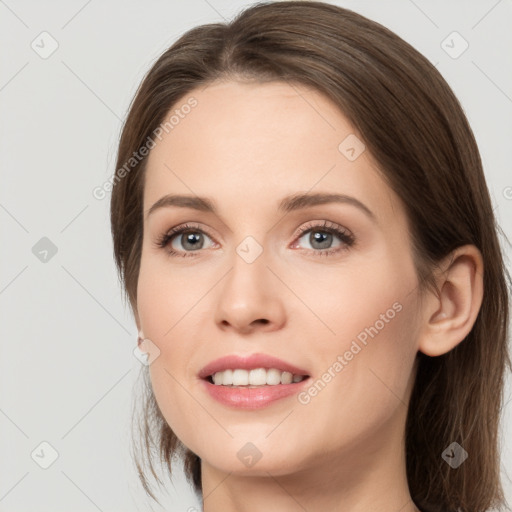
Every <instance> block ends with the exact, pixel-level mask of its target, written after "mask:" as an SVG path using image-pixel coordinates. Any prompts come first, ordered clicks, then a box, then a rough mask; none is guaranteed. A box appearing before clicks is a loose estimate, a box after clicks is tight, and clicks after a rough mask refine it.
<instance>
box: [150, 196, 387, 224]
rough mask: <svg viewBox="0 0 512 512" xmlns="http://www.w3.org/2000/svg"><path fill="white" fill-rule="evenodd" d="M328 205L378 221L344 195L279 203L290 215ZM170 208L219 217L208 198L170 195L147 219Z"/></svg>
mask: <svg viewBox="0 0 512 512" xmlns="http://www.w3.org/2000/svg"><path fill="white" fill-rule="evenodd" d="M328 203H342V204H349V205H352V206H355V207H356V208H359V210H361V211H362V212H363V213H365V214H366V215H367V216H368V217H369V218H370V219H371V220H373V221H374V222H376V220H377V219H376V216H375V214H374V213H373V212H372V211H371V210H370V209H369V208H368V207H367V206H366V205H365V204H363V203H362V202H361V201H359V200H358V199H356V198H355V197H352V196H347V195H344V194H328V193H314V194H310V193H307V194H294V195H291V196H287V197H284V198H283V199H282V200H281V201H280V202H279V205H278V211H280V212H285V213H288V212H292V211H296V210H302V209H304V208H310V207H313V206H318V205H322V204H328ZM169 206H177V207H181V208H192V209H194V210H199V211H202V212H207V213H213V214H214V215H217V216H218V215H219V214H218V210H217V208H216V206H215V204H214V202H213V201H212V200H211V199H209V198H207V197H199V196H191V195H177V194H168V195H165V196H163V197H161V198H160V199H159V200H158V201H157V202H156V203H154V204H153V206H151V208H150V209H149V210H148V213H147V214H146V218H148V217H149V216H150V215H151V214H152V213H153V212H154V211H155V210H158V209H159V208H165V207H169Z"/></svg>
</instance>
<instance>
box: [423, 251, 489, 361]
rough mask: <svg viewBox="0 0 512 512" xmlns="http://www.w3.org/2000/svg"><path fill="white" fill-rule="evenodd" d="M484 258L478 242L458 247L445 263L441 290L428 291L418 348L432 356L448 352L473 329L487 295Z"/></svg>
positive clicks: (440, 277)
mask: <svg viewBox="0 0 512 512" xmlns="http://www.w3.org/2000/svg"><path fill="white" fill-rule="evenodd" d="M483 272H484V266H483V258H482V254H481V253H480V251H479V250H478V248H477V247H475V246H474V245H464V246H461V247H458V248H457V249H455V250H454V251H453V252H452V253H450V254H449V255H448V256H447V257H446V258H445V259H444V260H443V262H442V263H441V266H440V272H439V274H438V275H437V277H436V283H437V287H438V290H439V293H437V294H434V293H433V292H431V291H427V292H426V294H427V296H426V297H425V298H424V301H423V306H422V307H423V315H422V317H423V319H424V321H423V324H422V325H421V326H420V335H419V339H418V350H420V351H421V352H423V353H424V354H426V355H428V356H439V355H441V354H446V353H447V352H449V351H450V350H452V349H453V348H454V347H456V346H457V345H458V344H459V343H460V342H461V341H462V340H464V338H465V337H466V336H467V335H468V334H469V332H470V331H471V329H472V327H473V325H474V323H475V320H476V317H477V315H478V312H479V311H480V306H481V305H482V298H483Z"/></svg>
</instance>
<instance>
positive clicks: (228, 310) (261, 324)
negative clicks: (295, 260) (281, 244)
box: [215, 252, 286, 334]
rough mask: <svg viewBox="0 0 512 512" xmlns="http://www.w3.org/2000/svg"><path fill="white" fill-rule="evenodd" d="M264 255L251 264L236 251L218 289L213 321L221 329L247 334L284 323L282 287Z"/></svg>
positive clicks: (281, 325)
mask: <svg viewBox="0 0 512 512" xmlns="http://www.w3.org/2000/svg"><path fill="white" fill-rule="evenodd" d="M264 254H265V252H264V253H263V254H261V255H260V256H259V257H258V258H257V259H256V260H255V261H253V262H251V263H248V262H247V261H245V260H244V259H243V258H242V257H240V256H238V254H235V256H234V258H233V266H232V268H231V270H230V271H229V272H228V273H227V275H226V276H225V278H224V279H223V281H222V285H221V286H219V287H218V290H217V297H216V299H217V300H216V302H215V303H216V306H215V323H216V325H218V326H219V328H220V329H222V330H224V331H229V330H232V331H234V332H237V333H238V334H250V333H251V332H253V331H257V330H259V331H263V332H271V331H274V330H278V329H280V328H282V327H283V325H284V324H285V321H286V315H285V307H284V302H283V301H284V299H285V289H284V287H283V285H282V284H281V283H280V281H279V279H277V278H276V276H275V273H274V272H272V271H271V270H270V269H269V268H268V267H267V263H268V261H267V258H266V257H265V256H264Z"/></svg>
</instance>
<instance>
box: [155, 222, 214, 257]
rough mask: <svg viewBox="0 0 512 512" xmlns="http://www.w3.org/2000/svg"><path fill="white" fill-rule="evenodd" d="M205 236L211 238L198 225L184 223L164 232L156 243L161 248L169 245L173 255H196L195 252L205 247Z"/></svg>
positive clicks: (168, 249) (168, 247)
mask: <svg viewBox="0 0 512 512" xmlns="http://www.w3.org/2000/svg"><path fill="white" fill-rule="evenodd" d="M205 237H206V238H208V239H210V240H211V238H210V236H209V235H208V234H207V233H205V231H204V230H203V229H201V228H199V227H198V226H193V225H190V224H184V225H182V226H177V227H175V228H172V229H171V230H170V231H168V232H166V233H164V234H163V235H162V236H161V237H160V238H159V239H158V240H157V242H156V245H157V246H158V247H160V248H166V247H167V251H168V252H169V254H170V255H171V256H182V257H186V256H195V254H193V253H194V252H197V251H199V250H201V249H203V248H204V245H205ZM180 245H181V248H180V247H179V246H180ZM177 246H178V247H177Z"/></svg>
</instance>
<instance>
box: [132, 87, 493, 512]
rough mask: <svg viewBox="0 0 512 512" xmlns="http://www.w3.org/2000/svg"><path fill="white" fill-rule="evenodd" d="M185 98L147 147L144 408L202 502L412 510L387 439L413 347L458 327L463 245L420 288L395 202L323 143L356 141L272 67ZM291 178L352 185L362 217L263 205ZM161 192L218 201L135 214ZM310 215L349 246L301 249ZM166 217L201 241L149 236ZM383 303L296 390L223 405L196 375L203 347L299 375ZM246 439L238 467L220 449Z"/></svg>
mask: <svg viewBox="0 0 512 512" xmlns="http://www.w3.org/2000/svg"><path fill="white" fill-rule="evenodd" d="M189 96H193V97H194V98H196V99H197V101H198V104H197V106H196V107H195V108H194V109H193V110H192V111H191V112H190V113H189V114H188V115H187V116H185V117H184V119H182V120H180V122H179V124H177V125H176V126H175V127H174V129H173V130H172V131H170V132H169V133H168V134H165V135H164V137H163V139H162V141H160V142H158V144H157V145H156V147H154V148H153V149H152V150H151V153H150V156H149V161H148V167H147V174H146V178H145V188H144V237H143V248H142V257H141V266H140V275H139V282H138V294H137V304H138V307H137V312H136V321H137V326H138V328H139V330H140V335H141V336H142V337H143V338H147V339H149V340H151V342H152V343H154V345H156V346H157V347H158V349H159V350H160V355H159V356H158V357H157V358H156V359H155V360H154V362H153V363H152V364H151V365H150V367H149V368H150V375H151V381H152V386H153V390H154V393H155V397H156V399H157V402H158V404H159V407H160V409H161V411H162V413H163V415H164V417H165V419H166V421H167V422H168V424H169V425H170V427H171V428H172V430H173V431H174V432H175V433H176V435H177V436H178V437H179V439H180V440H181V441H182V442H183V443H184V444H185V445H186V446H187V447H189V448H190V449H191V450H192V451H193V452H194V453H196V454H198V455H199V456H200V458H201V460H202V475H203V496H204V497H205V499H204V510H205V511H206V512H216V511H223V512H230V511H237V512H255V511H261V510H274V511H279V512H291V511H299V510H300V511H302V510H340V511H343V512H362V511H365V512H367V511H369V510H379V511H381V512H398V511H400V512H410V511H416V510H418V509H417V508H416V507H415V505H414V503H413V502H412V500H411V496H410V494H409V489H408V485H407V478H406V471H405V454H404V442H403V441H404V438H403V436H404V429H405V420H406V414H407V404H408V401H409V395H410V391H411V389H412V385H413V382H414V376H415V360H416V354H417V352H418V351H419V350H421V351H423V352H424V353H426V354H428V355H431V356H436V355H440V354H443V353H446V352H448V351H449V350H451V349H452V348H453V347H454V346H456V345H457V344H458V343H460V342H461V341H462V340H463V339H464V337H465V336H466V335H467V333H468V332H469V331H470V330H471V327H472V325H473V323H474V321H475V319H476V315H477V313H478V309H479V307H480V304H481V300H482V272H483V266H482V259H481V255H480V253H479V252H478V250H477V249H476V248H475V247H473V246H464V247H461V248H459V249H457V251H456V252H455V253H454V254H453V261H452V262H450V261H449V260H446V261H445V262H443V264H442V265H441V271H440V272H439V274H438V281H437V282H438V286H439V289H440V293H439V294H434V293H427V294H426V295H425V296H424V300H423V301H420V300H419V299H420V295H419V290H418V278H417V275H416V271H415V267H414V261H413V257H412V252H411V246H410V237H409V234H408V223H407V217H406V215H405V212H404V209H403V205H402V203H401V201H400V200H399V198H398V197H397V196H396V194H395V193H394V192H393V190H391V189H389V188H388V187H387V185H386V184H385V183H384V181H383V180H382V178H381V177H380V176H379V174H378V172H377V170H376V169H377V163H376V162H375V161H374V160H373V159H372V157H371V155H370V153H369V151H368V150H366V151H363V152H362V153H361V154H360V156H359V157H358V158H357V159H356V160H354V161H350V160H349V159H347V158H346V157H345V155H344V154H342V153H341V152H340V151H339V150H338V146H339V144H340V143H341V142H342V141H343V140H344V139H345V138H346V137H347V136H348V135H350V134H355V135H356V136H357V137H358V138H359V139H360V140H362V139H363V138H362V136H361V135H360V134H358V132H357V131H356V130H355V129H354V127H353V126H351V124H350V123H349V122H348V120H347V119H346V118H345V117H344V116H343V115H342V113H341V112H340V111H339V110H338V109H337V108H336V106H335V105H334V104H333V103H331V102H330V100H328V99H327V98H325V97H324V96H323V95H321V94H320V93H319V92H316V91H314V90H311V89H307V88H305V87H303V86H297V85H294V86H293V87H292V86H291V85H289V84H286V83H280V82H275V83H267V84H256V83H252V84H249V83H238V82H232V81H229V82H215V83H213V84H210V85H209V86H208V87H206V88H204V87H203V88H201V89H197V90H195V91H193V92H192V93H191V94H190V95H189ZM187 98H188V96H187ZM187 98H185V99H184V100H183V101H182V102H178V103H179V105H181V104H184V103H185V101H186V99H187ZM179 105H177V106H174V107H173V110H174V109H175V108H178V107H179ZM298 192H311V193H315V192H331V193H332V192H336V193H340V194H346V195H349V196H352V197H355V198H357V199H358V200H359V201H361V202H362V203H364V204H365V205H366V206H367V207H368V208H369V209H370V210H371V211H372V212H373V213H374V215H375V220H372V219H370V218H369V217H368V216H367V215H365V213H364V212H363V211H361V210H360V209H358V208H357V207H355V206H353V205H350V204H337V203H330V204H324V205H317V206H314V207H309V208H307V209H303V210H299V211H293V212H289V213H287V214H283V213H279V212H278V211H277V205H278V203H279V201H280V200H281V199H282V198H283V197H284V196H287V195H289V194H294V193H298ZM169 193H174V194H189V195H193V196H195V195H197V196H206V197H209V198H211V199H212V201H214V202H215V204H216V205H217V207H218V215H215V214H212V213H207V212H201V211H197V210H194V209H190V208H182V207H178V206H169V207H164V208H160V209H157V210H155V211H154V212H153V213H152V214H151V215H150V216H149V217H148V216H147V212H148V210H149V208H150V207H151V206H152V205H153V204H154V203H155V202H156V201H157V200H158V199H160V198H161V197H162V196H164V195H165V194H169ZM324 221H329V222H330V223H332V224H336V225H339V226H341V227H343V228H344V229H345V230H348V231H349V232H350V233H352V234H353V236H354V237H355V241H356V242H355V244H354V245H353V246H350V247H347V246H346V245H345V244H344V242H343V241H342V240H340V239H339V238H338V237H337V236H336V235H333V238H332V241H331V245H330V246H329V244H328V242H327V247H329V248H330V249H331V250H333V248H334V250H337V249H338V251H339V252H337V253H333V254H330V255H327V256H326V255H325V254H323V255H321V256H319V254H320V253H321V252H324V253H325V251H326V249H322V246H321V245H319V244H318V243H316V245H315V242H314V241H311V239H310V235H312V234H314V233H316V232H317V231H320V232H321V233H325V231H323V230H322V228H321V227H319V228H316V230H315V229H313V233H311V232H308V233H306V234H303V235H299V233H298V229H299V228H300V227H303V226H310V225H315V224H320V225H321V224H323V223H324ZM184 223H194V224H197V225H199V226H200V228H202V229H203V230H204V232H205V233H206V234H205V235H204V239H203V240H204V241H203V246H202V247H203V248H201V249H199V250H196V251H193V250H192V249H190V248H189V247H190V246H186V241H187V240H186V238H185V236H181V235H177V236H176V237H175V238H174V240H173V241H172V245H173V247H172V248H173V249H175V250H177V251H180V252H181V253H185V252H187V250H188V253H191V252H193V253H194V255H193V256H191V257H179V256H171V255H169V253H168V248H169V247H167V248H161V247H157V246H156V241H157V240H158V237H160V236H161V235H162V234H164V233H165V232H167V231H168V230H169V229H171V228H173V227H174V226H178V225H180V224H184ZM332 224H330V225H332ZM195 232H196V233H197V231H195ZM200 233H201V232H199V234H200ZM247 236H252V237H254V239H255V240H257V242H258V243H259V244H260V246H261V248H262V250H263V252H262V253H261V254H260V255H259V257H258V258H256V260H255V261H254V262H252V263H247V262H246V261H245V260H244V259H243V258H242V257H240V256H239V255H238V254H237V252H236V248H237V247H238V246H239V244H240V243H241V242H242V241H243V240H244V239H245V237H247ZM184 244H185V247H184ZM199 245H200V244H199ZM196 246H197V244H196ZM327 250H329V249H327ZM396 303H399V304H400V305H401V310H400V312H397V313H396V315H394V318H392V319H391V320H389V321H388V322H386V323H385V326H384V327H383V328H382V329H380V330H379V332H378V334H377V335H376V336H374V337H373V338H369V339H368V343H367V345H366V346H362V349H361V350H360V351H359V352H358V353H357V355H355V356H354V357H353V359H352V360H350V361H348V363H347V364H346V366H344V368H343V370H342V371H340V372H338V373H335V377H333V378H332V379H331V381H330V382H329V383H328V384H327V385H326V386H325V387H324V388H323V389H322V390H321V392H319V393H317V395H316V396H314V397H311V400H310V401H309V403H307V404H302V403H300V402H299V401H298V399H297V396H291V397H287V398H285V399H282V400H278V401H277V402H274V403H273V404H271V405H269V406H267V407H265V408H263V409H259V410H253V411H247V410H238V409H233V408H230V407H227V406H224V405H221V404H220V403H218V402H216V401H215V400H213V399H212V398H211V397H210V396H209V395H208V394H207V393H205V391H204V390H203V386H202V382H201V381H200V380H199V379H198V377H197V373H198V372H199V370H200V369H201V368H202V367H204V366H205V365H206V364H207V363H209V362H210V361H212V360H214V359H217V358H218V357H221V356H224V355H227V354H239V355H245V354H251V353H255V352H262V353H267V354H271V355H273V356H276V357H279V358H281V359H284V360H286V361H288V362H290V363H292V364H295V365H296V366H299V367H302V368H305V369H307V370H308V373H309V374H310V375H311V376H312V378H313V379H312V380H316V379H318V378H321V377H322V375H323V374H324V373H325V372H326V371H327V370H328V369H329V368H330V367H332V366H333V363H334V362H335V361H336V360H337V356H338V355H343V354H344V353H345V352H346V351H347V350H349V349H350V346H351V343H352V341H353V340H355V339H356V337H357V335H358V334H360V333H361V332H362V331H364V329H365V328H366V327H369V326H373V325H375V323H376V321H377V320H379V318H381V317H380V315H381V314H385V313H386V311H387V310H389V309H390V308H392V305H393V304H396ZM360 345H361V344H360ZM247 442H251V443H253V444H254V445H255V446H256V447H257V449H258V450H259V452H261V458H260V460H258V461H257V462H256V463H255V464H254V465H253V466H251V467H247V466H245V465H244V464H243V463H242V462H241V461H240V460H239V458H238V457H237V452H238V451H239V450H240V449H241V448H242V447H243V446H244V445H245V444H246V443H247ZM442 463H444V462H443V461H442V459H441V456H440V464H442ZM248 496H250V500H249V499H248V498H247V497H248Z"/></svg>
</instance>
